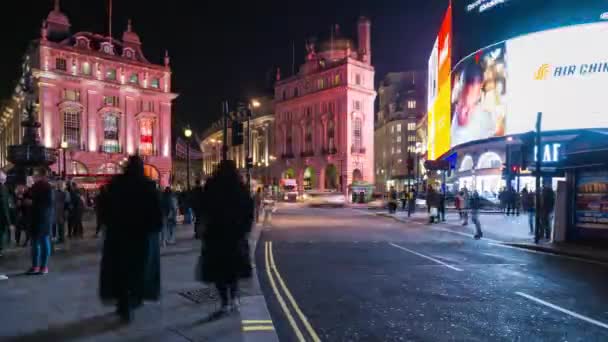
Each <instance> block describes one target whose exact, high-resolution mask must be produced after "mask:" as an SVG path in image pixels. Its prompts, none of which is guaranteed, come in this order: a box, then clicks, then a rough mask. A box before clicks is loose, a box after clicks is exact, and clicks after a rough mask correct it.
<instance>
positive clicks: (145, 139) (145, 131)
mask: <svg viewBox="0 0 608 342" xmlns="http://www.w3.org/2000/svg"><path fill="white" fill-rule="evenodd" d="M153 153H154V120H152V119H149V118H146V119H142V120H140V121H139V154H141V155H144V156H149V155H152V154H153Z"/></svg>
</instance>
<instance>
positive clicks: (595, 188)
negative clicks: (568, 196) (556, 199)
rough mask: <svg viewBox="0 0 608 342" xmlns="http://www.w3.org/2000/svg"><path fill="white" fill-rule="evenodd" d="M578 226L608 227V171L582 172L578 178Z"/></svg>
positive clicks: (591, 227)
mask: <svg viewBox="0 0 608 342" xmlns="http://www.w3.org/2000/svg"><path fill="white" fill-rule="evenodd" d="M575 219H576V227H577V228H587V229H608V172H607V171H586V172H580V173H579V174H578V177H577V180H576V218H575Z"/></svg>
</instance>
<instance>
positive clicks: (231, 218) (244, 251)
mask: <svg viewBox="0 0 608 342" xmlns="http://www.w3.org/2000/svg"><path fill="white" fill-rule="evenodd" d="M201 208H202V209H203V218H204V220H205V231H204V233H203V246H204V248H203V250H202V262H201V263H200V264H201V268H202V269H201V270H200V272H201V274H202V276H201V280H202V281H204V282H209V283H214V284H215V286H216V287H217V290H218V292H219V295H220V298H221V301H222V309H221V312H222V313H225V312H227V311H229V310H231V309H232V310H235V309H238V280H239V279H240V278H247V277H250V276H251V262H250V260H249V241H248V234H249V232H250V231H251V225H252V223H253V216H254V214H253V210H254V204H253V200H252V198H251V196H250V194H249V191H248V190H247V187H246V186H245V185H244V184H243V182H242V180H241V176H240V174H239V173H238V171H237V169H236V166H235V164H234V161H231V160H227V161H222V162H221V164H220V166H219V168H218V169H217V171H216V173H215V174H214V175H213V177H212V178H210V179H209V180H208V181H207V182H206V183H205V187H204V189H203V203H202V206H201ZM229 304H230V306H229Z"/></svg>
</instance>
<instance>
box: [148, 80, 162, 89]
mask: <svg viewBox="0 0 608 342" xmlns="http://www.w3.org/2000/svg"><path fill="white" fill-rule="evenodd" d="M150 87H152V88H155V89H159V88H160V79H158V78H153V79H152V82H150Z"/></svg>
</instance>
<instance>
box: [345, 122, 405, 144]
mask: <svg viewBox="0 0 608 342" xmlns="http://www.w3.org/2000/svg"><path fill="white" fill-rule="evenodd" d="M361 126H362V122H361V118H356V119H355V122H354V124H353V145H354V146H355V149H357V150H360V149H361V147H363V144H362V134H361ZM399 138H401V136H399Z"/></svg>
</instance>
